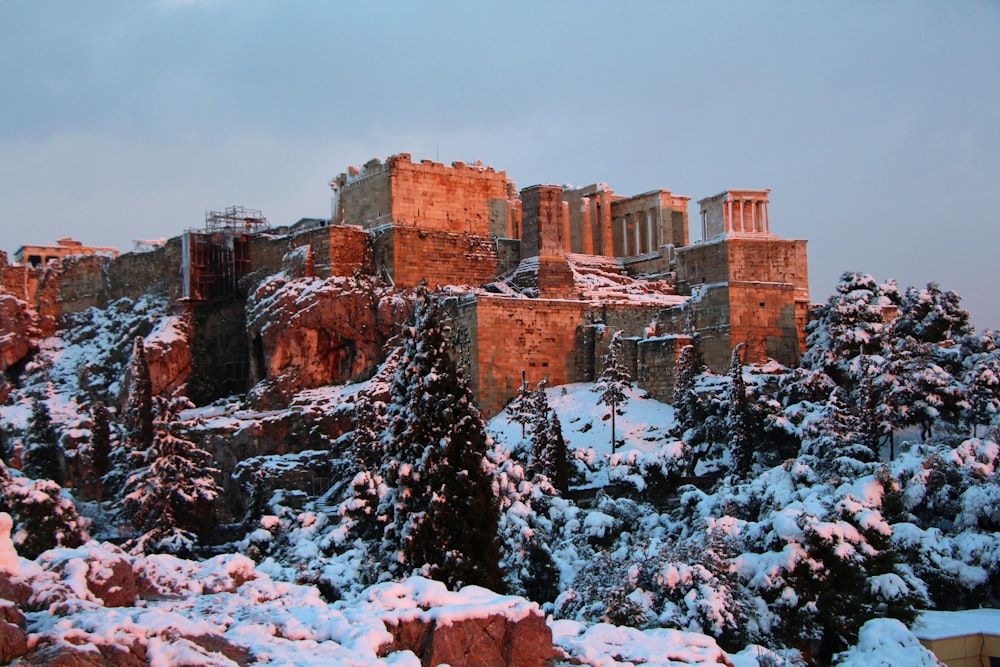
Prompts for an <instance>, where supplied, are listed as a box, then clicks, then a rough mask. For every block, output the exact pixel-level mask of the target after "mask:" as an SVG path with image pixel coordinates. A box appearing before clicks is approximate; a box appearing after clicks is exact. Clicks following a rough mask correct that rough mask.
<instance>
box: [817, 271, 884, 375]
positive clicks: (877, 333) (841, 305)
mask: <svg viewBox="0 0 1000 667" xmlns="http://www.w3.org/2000/svg"><path fill="white" fill-rule="evenodd" d="M898 301H899V295H898V293H897V291H896V288H895V284H894V283H891V282H890V283H887V284H886V285H879V284H878V282H877V281H876V280H875V279H874V278H873V277H872V276H870V275H868V274H865V273H850V272H849V273H845V274H843V275H842V276H841V277H840V282H838V283H837V287H836V291H835V292H834V294H833V295H832V296H831V297H830V298H829V299H828V300H827V302H826V303H825V304H824V305H822V306H820V308H818V309H817V315H816V318H815V319H814V320H813V321H811V322H810V323H809V324H808V325H807V326H806V332H807V336H806V344H807V345H808V349H807V350H806V353H805V355H803V357H802V366H803V367H804V368H805V369H807V370H813V371H817V370H821V371H823V372H825V373H826V374H827V375H829V376H830V378H832V379H833V381H834V382H835V383H836V384H838V385H839V386H841V387H846V388H849V389H850V390H852V391H853V390H854V388H855V387H856V386H857V381H858V380H859V379H860V378H859V377H858V374H857V371H858V368H859V366H858V361H859V358H860V357H863V356H871V355H876V354H880V353H881V352H882V350H883V346H884V343H885V340H886V324H885V315H886V312H887V308H889V307H890V306H894V305H897V303H898Z"/></svg>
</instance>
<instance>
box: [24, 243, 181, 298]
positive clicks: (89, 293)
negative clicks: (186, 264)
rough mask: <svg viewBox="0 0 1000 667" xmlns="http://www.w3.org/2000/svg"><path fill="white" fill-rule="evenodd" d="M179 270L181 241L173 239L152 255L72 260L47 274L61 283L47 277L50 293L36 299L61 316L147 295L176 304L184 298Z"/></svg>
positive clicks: (67, 259) (68, 259)
mask: <svg viewBox="0 0 1000 667" xmlns="http://www.w3.org/2000/svg"><path fill="white" fill-rule="evenodd" d="M180 266H181V242H180V238H174V239H170V240H169V241H167V243H166V244H165V245H164V246H161V247H159V248H156V249H155V250H151V251H149V252H134V253H126V254H124V255H119V256H118V257H116V258H109V257H100V256H96V255H92V256H77V257H69V258H66V259H65V260H63V261H62V263H61V266H60V268H59V269H58V270H55V271H53V270H49V271H48V272H47V273H53V274H58V282H57V279H56V276H55V275H53V276H47V277H45V280H44V285H45V289H46V290H47V292H46V293H45V294H44V295H43V294H42V293H39V295H38V297H37V298H38V299H39V300H41V299H43V298H44V299H45V300H46V301H48V302H49V303H51V304H53V305H54V306H55V309H56V312H57V313H58V315H60V316H61V315H65V314H70V313H78V312H81V311H83V310H86V309H87V308H91V307H98V308H103V307H105V306H107V305H108V304H109V303H111V302H112V301H116V300H118V299H122V298H129V299H133V300H134V299H138V298H139V297H142V296H144V295H147V294H153V295H160V296H162V297H163V298H165V299H168V300H170V301H171V302H173V301H176V300H177V299H178V298H180V295H181V294H182V284H181V282H182V281H181V273H180ZM39 286H40V287H41V283H40V284H39Z"/></svg>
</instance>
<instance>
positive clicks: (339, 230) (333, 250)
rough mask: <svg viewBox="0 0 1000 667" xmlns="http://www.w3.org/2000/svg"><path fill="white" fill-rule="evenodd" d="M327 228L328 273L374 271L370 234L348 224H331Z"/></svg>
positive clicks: (336, 274)
mask: <svg viewBox="0 0 1000 667" xmlns="http://www.w3.org/2000/svg"><path fill="white" fill-rule="evenodd" d="M329 230H330V234H329V236H328V237H327V241H328V244H329V251H328V252H329V274H330V275H332V276H353V275H354V274H355V272H361V273H365V274H371V273H373V272H374V265H373V264H372V242H371V234H369V233H368V232H366V231H365V230H364V229H361V228H360V227H353V226H349V225H333V226H331V227H330V228H329Z"/></svg>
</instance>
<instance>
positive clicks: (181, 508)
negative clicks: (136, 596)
mask: <svg viewBox="0 0 1000 667" xmlns="http://www.w3.org/2000/svg"><path fill="white" fill-rule="evenodd" d="M186 407H191V403H190V402H189V401H187V399H174V400H172V401H167V400H166V399H163V398H157V399H156V409H155V410H154V414H155V417H156V420H155V422H154V437H153V443H152V445H151V446H150V447H149V449H148V450H146V452H145V456H144V463H145V465H144V467H142V468H140V469H138V470H137V471H136V472H135V473H134V474H133V475H132V476H131V477H130V478H129V480H128V483H127V487H126V492H127V494H126V496H125V497H124V499H123V500H122V505H123V507H124V509H125V511H126V512H127V513H128V515H129V516H130V517H131V518H132V522H133V524H134V525H135V526H136V528H138V529H139V530H140V531H143V535H141V536H140V537H138V538H136V539H135V540H132V541H131V542H130V543H128V544H127V545H126V546H127V548H128V549H129V550H131V551H132V552H134V553H154V552H171V553H187V552H189V551H190V550H191V548H192V547H193V546H194V544H195V542H196V541H197V538H198V536H202V535H205V534H207V533H208V531H210V530H211V529H212V528H213V527H214V521H213V517H214V513H213V508H212V505H213V503H214V502H215V499H216V498H217V497H218V495H219V492H220V489H219V486H218V484H217V483H216V482H215V478H214V477H213V475H214V474H216V473H217V472H218V471H217V470H215V469H214V468H212V467H210V462H211V459H212V457H211V455H210V454H209V453H208V452H206V451H204V450H203V449H200V448H199V447H197V446H196V445H195V444H194V443H193V442H191V441H190V440H187V439H185V438H183V437H182V436H180V435H179V434H178V433H177V432H176V429H177V419H178V413H179V412H180V411H181V410H182V409H184V408H186Z"/></svg>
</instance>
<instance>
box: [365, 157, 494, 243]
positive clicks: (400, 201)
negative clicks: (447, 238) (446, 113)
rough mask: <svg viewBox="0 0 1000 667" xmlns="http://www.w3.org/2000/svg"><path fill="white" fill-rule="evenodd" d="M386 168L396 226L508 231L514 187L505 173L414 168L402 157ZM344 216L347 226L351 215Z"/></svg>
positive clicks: (456, 165)
mask: <svg viewBox="0 0 1000 667" xmlns="http://www.w3.org/2000/svg"><path fill="white" fill-rule="evenodd" d="M387 164H388V168H389V180H390V184H391V189H392V194H391V204H392V209H391V210H392V223H393V224H394V225H402V226H406V227H419V228H420V229H422V230H424V231H434V232H449V233H461V234H473V235H475V236H484V237H488V236H489V235H490V230H491V228H493V229H494V230H497V229H499V228H507V229H510V227H511V225H510V223H509V221H508V220H505V219H504V218H506V217H507V216H509V210H510V206H509V204H510V203H511V202H508V200H509V199H511V191H512V187H510V186H512V185H513V184H512V183H511V182H510V181H509V180H508V179H507V174H506V173H505V172H503V171H499V172H498V171H495V170H494V169H493V168H492V167H482V166H479V165H471V166H470V165H467V164H465V163H464V162H453V163H452V165H451V166H450V167H448V166H445V165H443V164H441V163H439V162H432V161H430V160H424V161H422V162H420V163H414V162H411V161H410V156H409V155H407V154H405V153H403V154H400V155H395V156H393V157H390V158H389V160H388V162H387ZM509 185H510V186H509ZM347 216H348V218H347V220H346V221H347V222H350V219H351V217H352V214H351V211H350V210H349V209H347Z"/></svg>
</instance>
